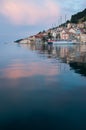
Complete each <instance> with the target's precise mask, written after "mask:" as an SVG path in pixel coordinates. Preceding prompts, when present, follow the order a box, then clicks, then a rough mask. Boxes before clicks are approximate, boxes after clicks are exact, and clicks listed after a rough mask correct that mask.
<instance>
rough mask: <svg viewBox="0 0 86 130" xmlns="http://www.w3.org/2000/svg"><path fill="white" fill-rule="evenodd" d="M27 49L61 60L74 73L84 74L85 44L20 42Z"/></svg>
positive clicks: (85, 74) (85, 71) (85, 66)
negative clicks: (54, 44) (46, 44)
mask: <svg viewBox="0 0 86 130" xmlns="http://www.w3.org/2000/svg"><path fill="white" fill-rule="evenodd" d="M20 46H22V47H24V48H27V49H29V50H35V51H37V53H38V54H41V55H42V56H46V57H47V58H53V59H58V60H61V62H63V63H67V64H68V65H69V66H70V67H71V69H74V70H75V72H76V73H79V74H81V75H83V76H86V44H75V45H57V46H52V45H48V46H45V45H44V44H37V43H31V44H21V45H20Z"/></svg>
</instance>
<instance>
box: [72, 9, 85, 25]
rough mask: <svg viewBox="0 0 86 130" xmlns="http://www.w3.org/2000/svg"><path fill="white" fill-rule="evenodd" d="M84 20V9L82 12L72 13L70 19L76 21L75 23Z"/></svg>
mask: <svg viewBox="0 0 86 130" xmlns="http://www.w3.org/2000/svg"><path fill="white" fill-rule="evenodd" d="M84 21H86V9H84V10H83V11H82V12H79V13H77V14H75V15H72V17H71V20H70V22H71V23H76V24H77V23H79V22H84Z"/></svg>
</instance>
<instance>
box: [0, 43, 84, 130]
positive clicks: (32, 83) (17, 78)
mask: <svg viewBox="0 0 86 130" xmlns="http://www.w3.org/2000/svg"><path fill="white" fill-rule="evenodd" d="M0 130H86V45H84V44H83V45H69V46H66V45H64V46H63V45H62V46H59V45H58V46H56V47H45V46H42V45H39V44H17V43H1V44H0Z"/></svg>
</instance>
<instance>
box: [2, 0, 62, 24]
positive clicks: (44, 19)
mask: <svg viewBox="0 0 86 130" xmlns="http://www.w3.org/2000/svg"><path fill="white" fill-rule="evenodd" d="M0 14H2V15H4V16H5V17H6V18H7V19H8V20H10V21H11V22H12V23H14V24H28V25H35V24H38V23H42V24H43V23H45V24H46V23H50V22H56V19H57V17H58V15H59V7H58V4H57V3H56V2H55V1H53V0H43V1H42V4H41V5H40V4H39V3H38V2H36V1H34V2H32V1H31V0H28V1H27V0H26V1H25V0H1V4H0Z"/></svg>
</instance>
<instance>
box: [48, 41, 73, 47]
mask: <svg viewBox="0 0 86 130" xmlns="http://www.w3.org/2000/svg"><path fill="white" fill-rule="evenodd" d="M51 44H52V45H53V46H54V45H71V44H74V42H73V41H71V40H57V41H53V40H49V41H48V45H51Z"/></svg>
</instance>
